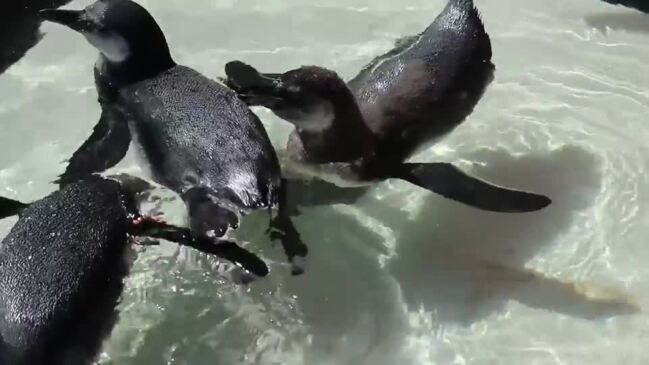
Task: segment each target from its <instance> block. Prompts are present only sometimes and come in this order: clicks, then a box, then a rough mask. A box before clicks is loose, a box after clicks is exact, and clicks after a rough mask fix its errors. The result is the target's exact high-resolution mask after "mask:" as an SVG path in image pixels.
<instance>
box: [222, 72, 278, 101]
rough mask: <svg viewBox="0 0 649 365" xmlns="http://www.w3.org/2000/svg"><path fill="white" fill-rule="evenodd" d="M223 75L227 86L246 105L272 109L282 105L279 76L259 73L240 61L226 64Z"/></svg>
mask: <svg viewBox="0 0 649 365" xmlns="http://www.w3.org/2000/svg"><path fill="white" fill-rule="evenodd" d="M225 74H226V75H227V77H228V78H227V84H228V86H229V87H230V88H232V89H233V90H234V91H235V92H236V93H237V94H239V97H240V98H241V99H243V100H244V101H245V102H246V103H247V104H248V105H252V106H254V105H263V106H265V107H267V108H274V107H279V105H281V104H282V101H283V98H282V90H283V85H282V81H281V76H282V75H281V74H264V73H260V72H259V71H257V70H256V69H255V68H254V67H252V66H250V65H247V64H245V63H243V62H241V61H231V62H228V63H227V64H226V65H225Z"/></svg>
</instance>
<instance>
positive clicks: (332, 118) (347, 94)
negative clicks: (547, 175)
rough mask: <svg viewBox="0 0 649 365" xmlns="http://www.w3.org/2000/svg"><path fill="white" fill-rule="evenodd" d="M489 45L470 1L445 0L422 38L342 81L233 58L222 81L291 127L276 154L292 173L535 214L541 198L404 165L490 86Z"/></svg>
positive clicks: (427, 166)
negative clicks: (412, 189) (395, 182)
mask: <svg viewBox="0 0 649 365" xmlns="http://www.w3.org/2000/svg"><path fill="white" fill-rule="evenodd" d="M491 58H492V50H491V41H490V38H489V35H488V34H487V32H486V30H485V28H484V25H483V22H482V20H481V18H480V15H479V13H478V10H477V9H476V7H475V6H474V4H473V1H471V0H450V1H449V2H448V4H447V5H446V7H445V8H444V9H443V11H442V12H441V13H440V14H439V15H438V16H437V18H436V19H435V20H434V21H433V23H432V24H430V25H429V26H428V28H427V29H425V30H424V31H423V32H422V33H420V34H418V35H415V36H410V37H405V38H402V39H400V40H399V41H397V43H396V45H395V48H394V49H392V50H391V51H389V52H387V53H386V54H384V55H382V56H379V57H377V58H376V59H374V60H373V61H372V62H370V64H368V65H367V66H366V67H364V68H363V69H362V70H361V72H360V73H359V74H358V75H357V76H356V77H355V78H353V79H352V80H351V81H349V82H348V83H345V82H344V81H343V80H342V79H341V78H340V77H339V76H338V75H337V74H336V72H334V71H332V70H328V69H325V68H323V67H318V66H304V67H301V68H298V69H294V70H290V71H288V72H284V73H260V72H258V71H257V70H256V69H255V68H253V67H252V66H250V65H247V64H245V63H243V62H241V61H231V62H229V63H227V64H226V66H225V73H226V76H227V77H226V78H225V82H226V83H227V84H228V85H229V86H230V87H231V88H233V89H234V90H235V91H237V93H238V94H239V95H240V97H241V98H242V99H243V100H244V101H246V103H247V104H248V105H250V106H264V107H266V108H269V109H271V110H272V111H273V113H274V114H276V115H277V116H278V117H280V118H282V119H284V120H286V121H288V122H290V123H292V124H293V125H294V126H295V129H294V130H293V132H292V133H291V135H290V137H289V141H288V143H287V146H286V149H287V152H288V155H289V160H290V161H291V164H292V165H294V168H296V169H297V170H298V171H299V172H300V173H302V174H303V175H307V176H317V177H318V178H320V179H322V180H324V181H326V182H329V183H331V184H335V185H336V186H339V187H352V186H363V185H369V184H372V183H376V182H379V181H382V180H385V179H395V178H396V179H402V180H405V181H408V182H410V183H412V184H415V185H417V186H420V187H422V188H425V189H428V190H430V191H432V192H434V193H437V194H440V195H442V196H444V197H445V198H448V199H452V200H454V201H457V202H460V203H463V204H466V205H469V206H472V207H475V208H478V209H482V210H487V211H493V212H502V213H520V212H531V211H537V210H540V209H542V208H544V207H546V206H548V205H549V204H550V203H551V200H550V199H549V198H548V197H546V196H543V195H538V194H534V193H530V192H524V191H517V190H510V189H507V188H504V187H499V186H495V185H493V184H490V183H488V182H486V181H482V180H479V179H477V178H474V177H471V176H469V175H467V174H466V173H464V172H463V171H461V170H460V169H459V168H457V167H455V166H454V165H452V164H449V163H408V162H405V161H406V160H407V159H408V158H409V157H411V156H412V155H413V154H414V153H415V152H416V151H417V150H418V149H421V148H422V147H423V146H424V145H425V144H429V143H431V142H434V141H435V140H438V139H440V138H442V137H444V136H445V135H447V134H448V133H450V132H451V131H453V130H454V129H455V128H456V127H457V126H458V125H459V124H461V123H462V122H463V121H464V120H465V118H466V117H467V116H468V115H469V114H470V113H471V112H472V111H473V109H474V107H475V106H476V105H477V103H478V102H479V100H480V99H481V97H482V94H483V93H484V91H485V89H486V88H487V86H488V85H489V84H490V83H491V81H492V80H493V74H494V70H495V66H494V64H493V63H492V61H491Z"/></svg>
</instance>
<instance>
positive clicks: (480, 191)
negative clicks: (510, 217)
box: [390, 163, 552, 213]
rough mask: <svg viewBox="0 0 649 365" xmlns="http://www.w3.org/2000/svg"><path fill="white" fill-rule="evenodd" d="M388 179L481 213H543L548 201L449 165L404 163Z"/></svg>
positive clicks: (544, 197)
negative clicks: (481, 178)
mask: <svg viewBox="0 0 649 365" xmlns="http://www.w3.org/2000/svg"><path fill="white" fill-rule="evenodd" d="M390 177H392V178H398V179H403V180H406V181H408V182H410V183H413V184H415V185H417V186H420V187H422V188H424V189H427V190H430V191H432V192H434V193H437V194H439V195H441V196H443V197H445V198H448V199H452V200H455V201H457V202H460V203H464V204H466V205H470V206H472V207H475V208H479V209H482V210H487V211H492V212H501V213H523V212H533V211H536V210H540V209H543V208H545V207H547V206H548V205H550V204H551V203H552V200H550V198H548V197H546V196H543V195H538V194H534V193H529V192H525V191H517V190H510V189H506V188H502V187H499V186H495V185H492V184H489V183H487V182H485V181H482V180H479V179H477V178H475V177H471V176H469V175H467V174H466V173H464V172H462V171H461V170H460V169H459V168H457V167H455V166H453V165H451V164H449V163H404V164H402V165H401V166H400V167H399V169H398V171H396V172H395V173H393V174H392V175H391V176H390Z"/></svg>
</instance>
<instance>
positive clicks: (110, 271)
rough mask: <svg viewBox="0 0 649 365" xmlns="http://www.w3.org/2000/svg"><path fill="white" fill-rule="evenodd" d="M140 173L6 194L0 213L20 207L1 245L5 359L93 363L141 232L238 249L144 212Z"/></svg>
mask: <svg viewBox="0 0 649 365" xmlns="http://www.w3.org/2000/svg"><path fill="white" fill-rule="evenodd" d="M136 181H137V180H129V179H124V178H121V179H113V178H110V179H106V178H101V177H98V176H90V177H88V178H87V179H85V180H81V181H78V182H75V183H72V184H69V185H66V186H64V187H63V188H62V189H61V190H57V191H55V192H54V193H52V194H50V195H48V196H47V197H45V198H43V199H40V200H38V201H36V202H33V203H31V204H24V203H21V202H18V201H14V200H10V199H6V198H2V199H0V218H5V217H8V216H11V215H15V214H17V215H19V219H18V222H17V223H16V224H15V225H14V226H13V228H12V229H11V231H10V232H9V234H8V235H7V236H6V237H5V238H4V239H3V240H2V243H1V244H0V365H81V364H90V363H92V361H93V359H94V358H95V356H96V355H97V353H98V351H99V349H100V348H101V343H102V341H103V339H105V338H106V337H108V335H109V334H110V332H111V330H112V328H113V326H114V324H115V323H116V320H117V312H116V309H115V307H116V305H117V304H118V298H119V296H120V294H121V292H122V287H123V280H122V279H123V278H124V277H125V276H126V275H127V274H128V271H129V264H128V260H125V256H126V254H127V253H128V252H129V251H128V248H129V241H131V238H136V237H150V238H154V239H165V240H169V241H174V242H178V243H179V244H182V245H187V246H190V247H194V248H196V249H198V250H200V251H204V252H207V253H210V254H216V253H217V252H215V249H217V248H226V247H229V249H236V247H237V246H236V245H235V244H234V243H232V242H223V244H222V245H214V244H213V243H212V242H211V241H209V242H205V241H202V240H195V239H194V238H193V237H192V235H191V233H190V231H189V229H187V228H179V227H175V226H171V225H168V224H166V223H164V222H162V221H159V220H157V219H153V218H150V217H146V216H143V215H141V214H140V213H139V212H138V199H137V197H138V194H139V193H141V191H140V190H139V189H140V188H139V187H138V184H136V183H135V182H136ZM249 256H250V257H252V260H253V261H254V262H253V263H252V264H251V265H261V266H262V267H263V266H264V263H263V261H261V260H259V259H257V258H255V257H254V255H252V254H249Z"/></svg>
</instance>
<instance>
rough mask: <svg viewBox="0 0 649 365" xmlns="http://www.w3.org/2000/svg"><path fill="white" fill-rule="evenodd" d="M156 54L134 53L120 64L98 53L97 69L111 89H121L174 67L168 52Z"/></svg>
mask: <svg viewBox="0 0 649 365" xmlns="http://www.w3.org/2000/svg"><path fill="white" fill-rule="evenodd" d="M157 53H158V54H141V52H140V53H139V54H138V53H135V54H131V55H129V57H128V58H126V59H125V60H123V61H120V62H114V61H111V60H109V59H108V58H107V57H106V56H104V55H103V54H102V53H100V54H99V60H98V62H97V68H98V69H99V71H100V73H101V74H102V75H103V76H104V77H106V78H107V79H108V80H110V83H111V85H112V86H113V87H116V88H121V87H125V86H128V85H131V84H134V83H137V82H140V81H143V80H147V79H150V78H153V77H156V76H158V75H160V74H161V73H163V72H165V71H167V70H169V69H171V68H173V67H175V66H176V63H175V62H174V60H173V59H172V58H171V54H170V53H169V50H166V52H157Z"/></svg>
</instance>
